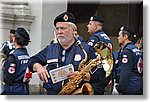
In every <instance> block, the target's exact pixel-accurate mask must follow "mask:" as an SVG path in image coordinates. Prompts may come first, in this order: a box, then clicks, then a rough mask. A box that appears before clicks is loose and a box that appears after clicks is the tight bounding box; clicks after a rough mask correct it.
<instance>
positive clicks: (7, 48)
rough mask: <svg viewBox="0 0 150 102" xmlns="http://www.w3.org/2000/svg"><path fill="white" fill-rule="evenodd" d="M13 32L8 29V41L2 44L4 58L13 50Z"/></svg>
mask: <svg viewBox="0 0 150 102" xmlns="http://www.w3.org/2000/svg"><path fill="white" fill-rule="evenodd" d="M14 34H15V30H14V29H10V35H9V39H10V40H9V41H6V42H4V43H3V44H2V47H3V49H2V53H4V54H5V55H6V56H8V55H9V53H10V52H11V51H12V50H14V49H15V47H14V44H13V38H14Z"/></svg>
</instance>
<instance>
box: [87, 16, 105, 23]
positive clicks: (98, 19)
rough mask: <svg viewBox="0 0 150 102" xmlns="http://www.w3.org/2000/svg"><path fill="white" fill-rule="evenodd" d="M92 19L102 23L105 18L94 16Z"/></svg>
mask: <svg viewBox="0 0 150 102" xmlns="http://www.w3.org/2000/svg"><path fill="white" fill-rule="evenodd" d="M90 21H97V22H100V23H104V19H103V18H102V17H100V16H92V17H91V18H90Z"/></svg>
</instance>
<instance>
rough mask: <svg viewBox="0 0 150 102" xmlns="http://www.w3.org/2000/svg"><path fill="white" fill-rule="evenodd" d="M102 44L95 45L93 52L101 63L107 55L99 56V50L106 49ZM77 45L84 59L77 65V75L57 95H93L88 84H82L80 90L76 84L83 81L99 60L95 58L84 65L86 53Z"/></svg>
mask: <svg viewBox="0 0 150 102" xmlns="http://www.w3.org/2000/svg"><path fill="white" fill-rule="evenodd" d="M101 44H102V45H101ZM103 44H104V43H97V44H96V45H95V46H94V48H95V50H96V51H97V53H98V56H99V57H100V61H102V60H103V59H106V57H107V55H102V56H101V54H102V53H101V50H102V52H103V51H107V49H105V48H104V45H103ZM78 45H79V46H80V48H81V49H82V51H83V52H84V54H85V58H84V59H83V60H82V62H81V63H80V64H79V68H78V70H79V72H78V73H77V75H76V76H75V77H74V78H73V79H71V80H70V81H69V82H68V83H67V84H65V85H64V86H63V88H62V90H61V91H60V92H59V93H58V94H59V95H70V94H72V95H75V94H84V95H85V94H87V95H93V94H94V90H93V88H92V86H91V85H90V84H89V83H84V84H83V85H82V87H81V88H78V84H79V83H80V82H81V81H82V80H83V78H84V77H85V75H86V74H87V73H88V72H89V71H90V70H91V69H92V68H93V67H95V66H96V65H98V63H99V62H100V61H99V58H96V59H91V60H90V61H89V62H88V63H86V64H85V62H86V61H87V53H86V51H85V50H84V48H83V47H82V46H81V45H80V44H78ZM101 46H102V47H101ZM106 47H108V46H106ZM105 54H106V53H105ZM107 54H109V53H108V51H107ZM109 57H111V56H110V54H109ZM108 59H109V58H108ZM106 60H107V59H106ZM102 62H103V61H102ZM105 62H106V61H105ZM108 63H109V62H108ZM110 70H111V69H110ZM110 70H108V71H109V72H108V74H107V75H109V73H110ZM106 73H107V72H106Z"/></svg>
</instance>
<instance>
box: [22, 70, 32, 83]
mask: <svg viewBox="0 0 150 102" xmlns="http://www.w3.org/2000/svg"><path fill="white" fill-rule="evenodd" d="M30 78H32V72H31V71H30V70H29V69H28V68H27V69H26V73H25V78H24V82H27V81H29V79H30Z"/></svg>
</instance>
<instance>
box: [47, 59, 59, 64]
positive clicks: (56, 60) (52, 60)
mask: <svg viewBox="0 0 150 102" xmlns="http://www.w3.org/2000/svg"><path fill="white" fill-rule="evenodd" d="M53 62H58V59H50V60H47V63H53Z"/></svg>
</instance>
